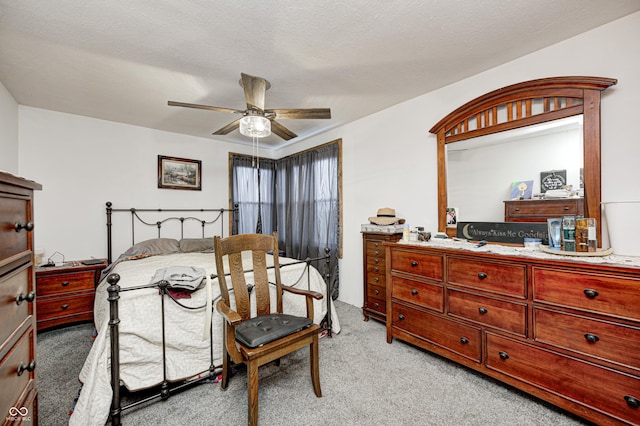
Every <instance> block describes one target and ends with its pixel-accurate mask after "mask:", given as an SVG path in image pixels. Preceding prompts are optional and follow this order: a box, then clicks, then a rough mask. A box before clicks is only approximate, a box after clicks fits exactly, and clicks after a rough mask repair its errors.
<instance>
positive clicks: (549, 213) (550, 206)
mask: <svg viewBox="0 0 640 426" xmlns="http://www.w3.org/2000/svg"><path fill="white" fill-rule="evenodd" d="M562 216H584V198H561V199H547V200H511V201H505V202H504V221H505V222H546V221H547V219H548V218H550V217H562Z"/></svg>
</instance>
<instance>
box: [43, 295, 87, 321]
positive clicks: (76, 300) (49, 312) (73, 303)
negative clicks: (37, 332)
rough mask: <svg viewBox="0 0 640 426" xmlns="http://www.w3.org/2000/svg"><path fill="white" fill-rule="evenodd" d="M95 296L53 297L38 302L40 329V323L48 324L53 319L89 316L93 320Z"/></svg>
mask: <svg viewBox="0 0 640 426" xmlns="http://www.w3.org/2000/svg"><path fill="white" fill-rule="evenodd" d="M94 297H95V294H94V293H93V292H92V293H81V294H79V295H75V296H66V297H53V298H49V297H48V298H46V299H39V300H38V302H37V303H38V304H37V307H38V316H37V320H38V328H40V323H47V322H48V321H49V320H51V319H55V318H66V317H69V316H77V315H79V314H88V315H89V316H88V319H92V318H93V301H94Z"/></svg>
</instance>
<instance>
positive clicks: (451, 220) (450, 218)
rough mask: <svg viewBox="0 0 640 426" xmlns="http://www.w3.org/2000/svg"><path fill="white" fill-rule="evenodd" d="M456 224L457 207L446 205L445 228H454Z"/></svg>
mask: <svg viewBox="0 0 640 426" xmlns="http://www.w3.org/2000/svg"><path fill="white" fill-rule="evenodd" d="M457 224H458V208H457V207H447V228H455V227H456V226H457Z"/></svg>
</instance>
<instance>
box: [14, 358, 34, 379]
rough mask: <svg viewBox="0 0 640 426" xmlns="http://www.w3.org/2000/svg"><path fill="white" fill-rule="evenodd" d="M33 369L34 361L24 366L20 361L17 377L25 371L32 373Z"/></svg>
mask: <svg viewBox="0 0 640 426" xmlns="http://www.w3.org/2000/svg"><path fill="white" fill-rule="evenodd" d="M35 369H36V360H35V359H34V360H32V361H31V362H30V363H29V364H25V363H24V362H22V361H20V365H19V366H18V376H22V373H24V372H25V371H29V372H32V371H33V370H35Z"/></svg>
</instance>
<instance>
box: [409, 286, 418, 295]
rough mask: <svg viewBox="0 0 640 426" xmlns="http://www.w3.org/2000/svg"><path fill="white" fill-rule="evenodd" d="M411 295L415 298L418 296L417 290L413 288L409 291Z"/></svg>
mask: <svg viewBox="0 0 640 426" xmlns="http://www.w3.org/2000/svg"><path fill="white" fill-rule="evenodd" d="M411 294H413V295H414V296H415V295H416V294H418V290H416V289H415V288H414V289H413V290H411Z"/></svg>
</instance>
